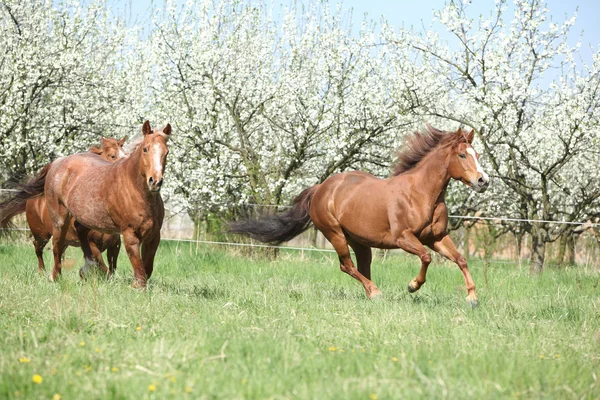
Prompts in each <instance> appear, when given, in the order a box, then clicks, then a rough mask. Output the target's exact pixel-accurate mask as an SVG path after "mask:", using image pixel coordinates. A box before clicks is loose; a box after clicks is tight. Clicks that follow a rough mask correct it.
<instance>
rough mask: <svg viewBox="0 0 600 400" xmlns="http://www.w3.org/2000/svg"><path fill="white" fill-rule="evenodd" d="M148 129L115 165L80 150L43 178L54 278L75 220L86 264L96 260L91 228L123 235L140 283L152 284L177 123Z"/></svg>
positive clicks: (143, 130) (135, 280)
mask: <svg viewBox="0 0 600 400" xmlns="http://www.w3.org/2000/svg"><path fill="white" fill-rule="evenodd" d="M142 132H143V134H144V136H143V138H142V140H141V142H140V144H139V145H138V146H137V148H136V149H135V150H134V151H133V152H132V153H131V154H130V155H129V157H126V158H123V159H120V160H117V161H115V162H114V163H110V162H107V161H105V160H102V159H100V158H99V157H97V156H95V155H92V154H74V155H72V156H69V157H65V158H62V159H60V160H56V161H55V162H53V163H52V165H51V167H50V169H49V170H48V171H47V174H46V176H45V177H44V179H43V181H44V194H45V196H46V206H47V207H48V211H49V214H50V218H51V219H52V224H53V231H52V243H53V250H54V269H53V271H52V275H51V279H52V280H56V279H57V278H58V277H59V275H60V274H61V263H62V254H63V252H64V249H65V245H66V239H67V232H68V229H69V226H70V224H71V220H75V221H76V222H75V227H76V230H77V237H78V239H79V241H80V242H81V249H82V250H83V254H84V256H85V260H86V265H88V264H93V254H92V250H91V248H90V243H89V241H88V234H89V232H90V230H95V231H99V232H102V233H108V234H111V235H114V234H119V233H120V234H122V235H123V241H124V244H125V249H126V250H127V255H128V256H129V260H130V261H131V265H132V267H133V273H134V286H135V287H145V286H146V281H147V279H148V278H150V276H151V275H152V271H153V268H154V257H155V255H156V250H157V248H158V245H159V243H160V228H161V227H162V222H163V219H164V205H163V201H162V198H161V197H160V188H161V186H162V183H163V173H164V170H165V165H166V160H167V153H168V148H167V139H168V138H169V137H170V135H171V125H169V124H167V126H165V127H164V128H163V129H162V130H156V131H153V130H152V129H151V128H150V123H149V122H148V121H146V122H145V123H144V125H143V127H142ZM140 246H141V251H140Z"/></svg>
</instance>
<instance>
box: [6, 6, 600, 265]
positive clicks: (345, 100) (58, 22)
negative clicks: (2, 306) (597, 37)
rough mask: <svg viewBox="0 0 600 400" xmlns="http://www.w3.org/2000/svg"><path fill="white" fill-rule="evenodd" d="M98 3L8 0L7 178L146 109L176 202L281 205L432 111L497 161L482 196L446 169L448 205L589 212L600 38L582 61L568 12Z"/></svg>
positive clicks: (539, 215) (599, 186) (595, 191)
mask: <svg viewBox="0 0 600 400" xmlns="http://www.w3.org/2000/svg"><path fill="white" fill-rule="evenodd" d="M108 4H109V3H107V2H104V1H91V2H83V1H81V2H80V1H76V0H70V1H66V2H60V3H57V2H39V1H35V0H23V1H16V0H1V1H0V18H1V21H2V23H1V24H0V50H1V51H2V54H3V58H2V62H1V63H0V69H1V70H2V73H1V74H0V175H1V178H2V180H3V181H14V180H17V179H20V177H21V176H22V175H23V174H31V173H34V172H35V171H36V170H37V169H38V168H39V167H40V166H42V165H44V164H45V163H47V162H49V161H50V160H52V159H54V158H56V157H58V156H61V155H65V154H69V153H72V152H75V151H81V150H84V149H86V148H87V147H89V146H90V145H92V144H93V143H96V142H97V141H98V139H99V137H100V136H101V135H104V136H122V135H123V134H129V135H131V134H135V133H136V132H137V131H138V130H139V125H140V124H141V122H142V121H143V120H144V119H146V118H149V119H150V120H152V121H155V123H157V124H159V123H161V122H164V123H166V122H167V121H168V122H170V123H171V124H172V125H173V127H174V133H175V134H174V140H173V151H172V152H171V155H170V156H169V167H168V168H167V170H168V171H167V174H168V175H167V181H168V184H167V185H166V187H165V194H166V195H167V196H168V197H169V198H170V200H171V204H173V205H174V206H176V207H178V208H180V209H181V210H179V209H178V210H175V211H187V212H189V213H190V215H193V216H197V215H199V213H203V212H204V213H206V212H209V211H210V212H213V213H214V212H217V213H223V212H225V211H226V210H228V209H231V208H235V207H236V206H241V205H243V204H247V203H256V204H270V205H279V204H285V203H287V202H289V201H290V199H291V198H292V197H293V196H294V195H295V194H297V193H299V192H300V190H301V189H302V188H304V187H307V186H310V185H313V184H316V183H318V182H320V181H322V180H324V179H325V178H326V177H328V176H329V175H331V174H333V173H336V172H339V171H343V170H350V169H362V170H366V171H370V172H372V173H374V174H376V175H378V176H381V177H385V176H387V175H388V174H389V165H390V164H391V162H392V161H393V157H394V151H395V149H396V148H397V147H398V146H399V145H400V144H401V142H402V137H403V135H404V134H405V133H406V132H409V131H411V130H413V129H415V128H418V127H421V126H423V124H424V122H425V121H430V122H431V123H432V124H433V125H435V126H437V127H440V128H442V129H445V130H451V129H455V128H457V127H458V126H468V127H472V128H474V129H475V130H476V132H477V139H476V141H475V146H476V148H477V149H478V151H479V152H480V153H481V154H482V164H483V165H484V168H486V169H487V170H488V172H489V173H490V175H491V176H492V179H493V183H492V185H491V188H490V190H488V192H487V193H486V194H485V195H483V196H481V195H480V196H472V195H471V194H470V193H469V191H467V190H465V189H464V188H463V187H462V185H451V187H450V192H449V194H448V203H449V206H450V210H451V213H454V214H463V215H465V214H474V213H477V214H478V215H483V216H511V217H517V218H522V219H541V220H558V221H588V220H591V221H594V220H598V218H600V203H599V198H600V176H599V175H598V173H597V171H596V170H595V169H596V168H597V166H598V165H600V131H599V129H598V125H599V121H598V118H599V115H600V114H599V112H598V111H599V110H598V107H599V106H600V93H599V89H600V74H599V72H600V71H599V67H600V53H599V52H596V54H595V55H594V56H593V60H592V62H591V64H590V65H582V63H581V62H580V61H577V60H578V57H577V55H578V51H579V48H578V46H574V47H571V46H569V44H568V41H567V39H568V38H569V37H570V35H572V34H571V33H570V32H571V30H572V27H573V26H576V25H575V24H576V19H575V16H573V17H568V18H566V19H564V20H560V21H555V20H553V18H552V16H551V10H547V9H546V8H545V6H544V4H543V2H541V1H539V0H518V1H516V2H515V4H514V5H511V6H510V7H509V5H508V4H507V2H506V1H505V0H500V1H497V2H496V5H495V9H494V10H493V11H492V12H491V13H490V14H489V15H487V16H486V15H484V16H481V17H479V18H477V19H473V18H471V17H470V14H469V5H468V2H460V1H450V2H449V3H448V4H447V6H446V7H445V8H444V9H442V10H440V11H439V12H437V13H436V14H435V16H434V21H433V23H432V25H431V27H430V28H429V29H428V30H425V31H422V32H415V31H410V30H404V29H398V28H397V27H393V26H391V25H389V24H387V23H386V22H385V21H382V22H381V23H380V24H375V23H371V22H368V21H358V23H356V22H354V21H352V18H351V13H349V12H348V11H345V10H343V9H342V7H336V6H335V5H334V4H329V3H327V2H312V1H308V2H305V3H299V2H297V3H292V6H291V7H289V8H286V9H279V8H277V9H276V8H274V7H273V5H271V4H268V3H265V2H261V1H247V2H240V1H233V0H230V1H227V0H226V1H222V2H212V1H198V2H191V1H188V2H186V3H185V4H183V5H182V4H181V3H180V2H176V1H167V2H166V3H164V7H162V6H161V7H159V6H156V7H155V9H154V10H153V17H152V23H151V24H146V25H145V26H143V27H142V26H139V27H138V26H132V24H130V23H128V22H127V21H125V20H122V19H120V17H117V16H115V15H114V13H111V11H110V8H109V6H108ZM162 4H163V3H161V5H162ZM424 17H426V16H424ZM357 27H358V28H357ZM141 30H144V34H141V33H140V31H141ZM441 30H446V31H448V32H450V33H451V34H452V35H453V38H454V40H453V41H451V42H450V43H448V42H446V41H443V40H441V39H440V35H439V33H440V32H441ZM575 228H576V226H571V225H555V224H548V223H541V224H539V223H528V222H515V223H512V224H508V225H505V226H504V227H503V230H502V232H504V231H511V232H513V233H514V234H515V235H516V237H518V238H522V237H523V235H524V234H525V233H527V234H528V235H530V236H531V238H532V248H531V250H532V251H531V254H532V256H531V267H532V270H533V271H540V270H541V268H542V266H543V264H544V254H545V246H546V244H547V243H548V242H551V241H555V240H557V239H558V238H561V241H562V240H563V238H567V239H568V238H570V237H573V235H576V234H577V233H578V231H577V229H575ZM519 240H521V239H519ZM565 240H566V239H565Z"/></svg>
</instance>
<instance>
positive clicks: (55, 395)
mask: <svg viewBox="0 0 600 400" xmlns="http://www.w3.org/2000/svg"><path fill="white" fill-rule="evenodd" d="M60 399H62V396H61V395H60V394H58V393H54V396H52V400H60Z"/></svg>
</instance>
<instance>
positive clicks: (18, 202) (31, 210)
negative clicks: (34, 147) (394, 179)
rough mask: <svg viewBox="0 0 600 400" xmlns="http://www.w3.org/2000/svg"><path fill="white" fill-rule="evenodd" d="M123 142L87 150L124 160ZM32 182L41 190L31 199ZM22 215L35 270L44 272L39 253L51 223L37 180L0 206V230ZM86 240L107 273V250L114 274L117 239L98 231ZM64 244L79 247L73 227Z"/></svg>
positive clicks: (106, 142)
mask: <svg viewBox="0 0 600 400" xmlns="http://www.w3.org/2000/svg"><path fill="white" fill-rule="evenodd" d="M125 139H126V138H123V139H121V140H117V139H112V138H110V139H105V138H102V146H101V147H97V146H93V147H91V148H90V149H89V151H90V153H94V154H97V155H98V156H100V157H102V158H103V159H105V160H107V161H115V160H117V159H119V158H122V157H125V153H124V152H123V143H124V142H125ZM49 168H50V164H48V165H46V166H45V167H44V168H42V170H41V171H40V173H39V175H38V176H45V174H46V173H47V171H48V169H49ZM36 182H37V192H39V189H42V192H39V194H38V196H37V197H31V196H30V194H31V192H32V190H33V191H36V188H35V186H36ZM23 212H25V214H26V217H27V224H28V225H29V229H30V230H31V233H32V234H33V244H34V247H35V254H36V255H37V259H38V271H40V272H41V271H43V270H44V269H45V266H44V258H43V255H42V252H43V250H44V247H45V246H46V243H48V241H49V240H50V237H52V221H51V220H50V215H49V214H48V209H47V208H46V199H45V197H44V196H43V184H41V185H40V183H39V182H38V178H35V179H33V180H32V181H30V182H29V183H26V184H23V185H20V190H18V191H17V194H16V195H14V196H13V197H12V198H10V199H9V200H7V201H5V202H3V203H2V204H0V227H1V228H2V229H6V228H8V227H9V226H10V224H11V223H10V220H11V219H12V218H13V217H14V216H16V215H18V214H21V213H23ZM89 240H90V246H91V248H92V252H93V254H94V257H95V258H96V260H97V262H98V264H99V265H100V266H101V267H102V269H103V270H104V271H106V272H107V273H108V272H109V269H108V268H107V267H106V265H105V264H104V260H103V259H102V252H103V251H104V250H105V249H106V250H107V257H108V262H109V265H110V272H111V273H112V272H114V270H115V269H116V267H117V256H118V255H119V249H120V247H121V237H120V236H119V235H106V234H102V233H100V232H95V231H91V232H90V234H89ZM66 244H67V245H69V246H76V247H78V246H79V241H78V240H77V232H76V231H75V226H74V224H71V225H70V226H69V230H68V232H67V238H66Z"/></svg>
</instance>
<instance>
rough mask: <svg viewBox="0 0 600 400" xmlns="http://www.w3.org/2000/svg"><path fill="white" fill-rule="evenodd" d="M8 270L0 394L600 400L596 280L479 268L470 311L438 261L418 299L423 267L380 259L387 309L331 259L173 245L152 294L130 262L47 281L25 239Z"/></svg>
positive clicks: (1, 290)
mask: <svg viewBox="0 0 600 400" xmlns="http://www.w3.org/2000/svg"><path fill="white" fill-rule="evenodd" d="M46 253H47V254H46V255H45V257H46V262H47V268H48V272H49V266H50V261H51V257H50V256H51V252H46ZM67 254H68V257H72V258H73V257H74V258H79V257H80V256H79V254H80V250H79V249H69V251H68V253H67ZM0 261H1V262H0V263H1V266H0V268H1V273H2V278H1V279H0V398H25V399H49V398H52V396H53V395H54V394H55V393H57V394H60V395H61V396H62V398H63V399H73V398H85V399H94V398H98V399H100V398H101V399H105V398H136V399H137V398H194V399H198V398H206V399H212V398H224V399H242V398H248V399H266V398H271V399H283V398H298V399H313V398H324V399H365V400H366V399H370V398H371V399H374V398H377V399H390V398H436V399H438V398H451V399H462V398H477V399H492V398H511V397H519V398H548V399H556V398H567V399H568V398H577V399H579V398H584V399H586V398H587V399H593V398H598V397H600V384H599V383H598V381H597V378H598V375H600V289H599V288H598V283H599V280H600V274H599V272H598V271H597V270H595V271H594V270H583V269H575V268H573V269H569V270H562V271H558V270H547V271H546V272H545V273H544V274H543V275H542V276H541V277H539V278H531V277H530V276H529V275H528V273H527V267H526V266H523V267H518V266H515V265H492V266H490V267H489V270H488V272H487V276H488V282H487V285H486V283H485V279H484V267H483V265H482V264H480V263H471V271H472V274H473V278H474V279H475V282H476V284H477V285H478V290H477V291H478V294H479V300H480V307H479V308H478V309H476V310H471V309H470V308H469V307H468V306H467V304H466V302H465V299H464V298H465V295H466V294H465V291H464V283H463V279H462V274H461V273H460V271H459V270H458V268H457V267H456V266H454V265H451V264H447V263H444V262H441V261H440V260H438V259H435V260H434V263H433V264H432V266H431V267H430V269H429V274H428V280H427V283H426V284H425V286H424V287H423V288H422V289H421V291H420V292H418V293H416V294H414V295H411V294H409V293H408V292H407V291H406V285H407V283H408V282H409V281H410V279H412V278H413V277H414V276H415V275H416V273H417V272H418V260H417V259H416V257H415V258H405V257H400V256H393V257H388V258H387V260H386V261H385V262H382V261H381V260H380V259H379V258H378V259H377V260H376V261H375V262H374V266H373V274H374V281H375V282H376V283H377V285H378V286H379V288H380V289H381V290H382V291H383V293H384V297H383V299H381V300H379V301H369V300H367V299H366V297H365V295H364V291H363V289H362V287H360V286H359V285H358V284H357V283H356V282H355V281H354V280H353V279H351V278H350V277H349V276H347V275H345V274H343V273H342V272H340V271H339V268H338V266H337V260H336V258H335V256H334V255H333V254H331V253H310V254H308V253H305V254H304V255H302V254H300V253H298V252H292V251H290V252H286V251H284V252H282V253H281V254H280V256H279V258H278V259H277V260H276V261H267V260H265V259H261V258H260V257H248V256H243V255H242V254H239V253H238V254H237V255H236V254H233V253H231V252H229V253H228V252H226V251H223V250H220V249H215V248H204V247H200V248H199V249H196V247H195V246H194V245H192V246H190V245H188V244H179V245H177V244H175V243H166V242H163V243H162V244H161V247H160V249H159V252H158V257H157V262H156V266H155V272H154V276H153V277H152V279H151V285H150V287H149V289H148V290H147V291H145V292H141V291H138V290H134V289H131V288H130V287H129V284H130V283H131V280H132V272H131V266H130V264H129V262H128V260H127V259H126V257H125V254H124V252H122V254H121V258H120V260H119V261H120V265H119V269H118V271H117V275H116V276H115V277H114V279H112V280H110V281H106V280H104V279H102V278H100V277H95V278H94V277H92V278H90V279H88V280H87V281H85V282H82V281H80V280H79V277H78V274H77V269H76V268H71V269H66V270H64V271H63V277H62V279H61V281H60V282H59V283H56V284H55V283H51V282H49V281H48V280H47V277H46V276H41V275H38V274H37V272H36V267H35V265H36V262H35V255H34V253H33V248H32V246H29V245H26V244H1V245H0ZM77 265H80V260H79V259H78V260H77ZM22 361H25V362H22ZM34 374H38V375H40V376H41V377H42V378H43V381H42V382H41V383H39V384H36V383H34V382H33V380H32V377H33V376H34ZM152 389H154V390H152ZM188 392H189V393H188Z"/></svg>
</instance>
